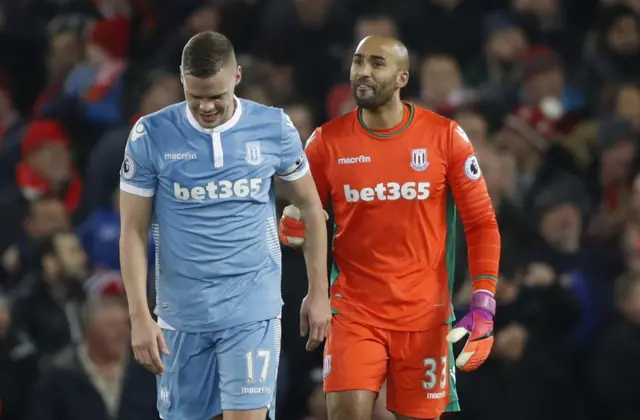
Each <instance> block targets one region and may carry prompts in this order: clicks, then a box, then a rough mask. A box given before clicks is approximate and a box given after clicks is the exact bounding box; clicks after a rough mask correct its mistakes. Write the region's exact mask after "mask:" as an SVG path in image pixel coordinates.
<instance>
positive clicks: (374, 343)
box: [280, 36, 500, 420]
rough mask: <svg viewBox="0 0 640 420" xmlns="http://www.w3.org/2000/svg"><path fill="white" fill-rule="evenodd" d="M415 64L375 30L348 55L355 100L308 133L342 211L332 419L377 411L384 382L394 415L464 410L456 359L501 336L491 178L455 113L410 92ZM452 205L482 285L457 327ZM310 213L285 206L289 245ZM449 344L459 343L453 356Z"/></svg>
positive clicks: (474, 361) (318, 167)
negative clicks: (496, 326) (496, 333)
mask: <svg viewBox="0 0 640 420" xmlns="http://www.w3.org/2000/svg"><path fill="white" fill-rule="evenodd" d="M408 75H409V58H408V54H407V50H406V48H405V46H404V45H403V44H402V43H400V42H399V41H397V40H394V39H388V38H382V37H377V36H371V37H368V38H365V39H364V40H363V41H362V42H361V43H360V44H359V45H358V48H357V50H356V52H355V54H354V56H353V61H352V65H351V86H352V90H353V95H354V98H355V100H356V103H357V105H358V107H357V109H356V110H354V111H353V112H351V113H349V114H346V115H344V116H342V117H339V118H337V119H335V120H333V121H330V122H329V123H327V124H324V125H323V126H322V127H320V128H318V129H316V130H315V132H314V133H313V135H312V136H311V138H310V139H309V140H308V141H307V145H306V154H307V158H308V160H309V163H310V165H311V172H312V174H313V178H314V181H315V184H316V187H317V189H318V192H319V194H320V198H321V199H322V200H323V204H324V206H325V208H327V206H328V204H329V201H331V204H332V208H333V211H334V216H335V232H334V233H335V235H334V242H333V256H334V267H333V270H332V273H331V292H330V293H331V304H332V308H333V310H334V316H333V320H332V323H331V330H330V332H329V335H328V338H327V344H326V346H325V355H324V389H325V392H326V393H327V404H328V409H329V419H330V420H370V419H371V411H372V408H373V402H374V401H375V398H376V397H377V393H378V392H379V390H380V388H381V386H382V384H383V383H384V381H385V380H386V381H387V408H388V409H389V410H390V411H392V412H393V413H394V414H395V415H396V417H397V418H398V419H403V420H408V419H421V420H422V419H436V418H438V417H439V416H440V415H441V414H442V413H443V412H445V411H457V410H459V405H458V397H457V394H456V391H455V367H454V366H457V367H458V368H460V369H461V370H463V371H471V370H475V369H476V368H477V367H478V366H480V365H481V364H482V363H483V362H484V361H485V360H486V358H487V357H488V355H489V353H490V351H491V346H492V344H493V316H494V314H495V299H494V292H495V287H496V281H497V280H496V278H497V275H498V264H499V255H500V235H499V233H498V227H497V224H496V218H495V213H494V210H493V208H492V205H491V200H490V198H489V195H488V193H487V188H486V184H485V182H484V179H483V177H482V172H481V169H480V166H479V164H478V161H477V159H476V156H475V152H474V149H473V146H472V144H471V142H470V141H469V139H468V138H467V136H466V134H465V133H464V131H463V130H462V129H461V128H460V127H459V126H458V125H457V124H456V123H455V122H454V121H451V120H449V119H447V118H444V117H441V116H439V115H436V114H434V113H432V112H430V111H427V110H425V109H422V108H419V107H416V106H415V105H412V104H409V103H404V102H402V101H401V100H400V95H399V91H400V89H402V88H403V87H404V86H406V84H407V81H408ZM456 207H457V209H458V211H459V212H460V216H461V218H462V221H463V224H464V226H465V234H466V237H467V242H468V245H469V246H468V249H469V266H470V271H471V276H472V278H473V290H474V294H473V298H472V302H471V311H470V312H469V314H468V315H466V316H465V317H464V318H463V319H462V320H460V321H459V322H458V323H457V324H456V325H455V327H454V328H453V329H451V324H452V323H453V321H454V317H453V311H452V305H451V289H452V283H453V263H454V261H453V260H454V242H455V229H454V226H455V221H456ZM303 221H304V214H302V215H301V214H300V212H299V211H298V210H297V209H296V208H294V207H292V206H289V207H287V208H286V209H285V211H284V214H283V218H282V220H281V222H280V238H281V240H282V242H283V243H285V244H287V245H290V246H301V245H303V243H304V223H303ZM453 343H458V344H460V345H461V347H462V350H461V352H460V354H459V355H457V357H455V358H454V356H453V351H452V344H453ZM454 359H455V360H454Z"/></svg>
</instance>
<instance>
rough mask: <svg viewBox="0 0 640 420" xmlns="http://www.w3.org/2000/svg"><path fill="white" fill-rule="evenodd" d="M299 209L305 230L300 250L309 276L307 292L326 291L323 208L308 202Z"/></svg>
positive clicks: (325, 240)
mask: <svg viewBox="0 0 640 420" xmlns="http://www.w3.org/2000/svg"><path fill="white" fill-rule="evenodd" d="M318 204H319V203H318ZM300 211H301V215H302V220H303V221H304V224H305V227H306V232H307V234H306V238H305V242H304V245H303V246H302V250H303V252H304V259H305V263H306V266H307V276H308V277H309V292H318V293H328V288H329V284H328V281H327V226H326V219H325V213H324V210H323V209H322V206H320V205H316V204H315V203H309V204H308V205H304V206H301V207H300Z"/></svg>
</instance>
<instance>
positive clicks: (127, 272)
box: [120, 231, 149, 317]
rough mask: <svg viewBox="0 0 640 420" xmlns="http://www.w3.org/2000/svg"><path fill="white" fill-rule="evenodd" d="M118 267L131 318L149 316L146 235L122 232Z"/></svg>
mask: <svg viewBox="0 0 640 420" xmlns="http://www.w3.org/2000/svg"><path fill="white" fill-rule="evenodd" d="M120 265H121V268H122V277H123V280H124V286H125V289H126V291H127V301H128V302H129V314H130V315H131V317H135V316H139V315H149V303H148V300H147V266H148V259H147V235H142V234H140V233H138V232H131V231H129V232H122V234H121V236H120Z"/></svg>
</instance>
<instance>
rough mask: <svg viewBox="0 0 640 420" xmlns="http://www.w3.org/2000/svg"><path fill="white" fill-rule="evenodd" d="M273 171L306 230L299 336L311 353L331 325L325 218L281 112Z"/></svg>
mask: <svg viewBox="0 0 640 420" xmlns="http://www.w3.org/2000/svg"><path fill="white" fill-rule="evenodd" d="M276 172H277V175H278V176H279V178H280V180H281V181H283V182H282V183H281V184H282V185H281V187H282V195H283V196H284V197H285V198H286V199H288V200H289V201H290V202H291V203H293V205H294V206H295V207H297V208H298V209H299V210H300V218H301V224H302V225H303V226H305V227H306V235H305V236H306V240H305V241H304V242H305V243H304V245H303V247H302V249H303V252H304V259H305V263H306V265H307V276H308V277H309V292H308V293H307V296H306V297H305V298H304V300H303V301H302V306H301V308H300V334H301V335H302V336H305V335H307V334H309V340H308V341H307V350H308V351H311V350H314V349H315V348H317V347H318V346H319V345H320V344H321V343H322V341H323V340H324V338H325V336H326V334H327V331H328V329H329V326H330V325H331V305H330V303H329V290H328V289H329V281H328V277H327V230H326V226H325V220H326V219H325V212H324V209H323V208H322V202H321V201H320V197H319V195H318V191H317V190H316V185H315V183H314V181H313V177H312V176H311V172H310V169H309V162H308V161H307V156H306V155H305V153H304V151H303V150H302V142H301V141H300V136H299V134H298V131H297V130H296V129H295V127H294V126H293V123H292V122H291V120H290V119H289V117H288V116H287V115H286V114H284V112H283V113H282V154H281V162H280V165H279V167H278V168H276Z"/></svg>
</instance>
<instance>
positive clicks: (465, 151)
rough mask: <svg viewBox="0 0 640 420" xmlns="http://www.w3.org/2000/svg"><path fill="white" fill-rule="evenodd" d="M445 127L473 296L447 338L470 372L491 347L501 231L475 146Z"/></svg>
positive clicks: (455, 128) (458, 361)
mask: <svg viewBox="0 0 640 420" xmlns="http://www.w3.org/2000/svg"><path fill="white" fill-rule="evenodd" d="M449 130H450V131H449V140H450V143H449V149H448V162H447V181H448V184H449V187H450V188H451V192H452V193H453V198H454V200H455V203H456V205H457V207H458V210H459V212H460V217H461V218H462V223H463V224H464V231H465V235H466V237H467V244H468V248H469V254H468V259H469V271H470V273H471V278H472V279H473V280H472V281H473V283H472V286H471V288H472V290H473V295H472V297H471V305H470V307H469V313H468V314H467V315H465V316H464V317H463V318H462V319H461V320H460V321H459V322H458V323H457V324H456V325H455V326H454V328H453V329H452V330H451V331H450V332H449V334H448V335H447V341H449V342H450V343H455V344H461V345H462V350H461V351H460V353H459V354H458V355H457V357H456V366H458V368H460V369H461V370H462V371H465V372H468V371H472V370H476V369H477V368H478V367H479V366H480V365H482V364H483V363H484V361H485V360H487V358H488V357H489V354H490V353H491V348H492V346H493V317H494V316H495V312H496V300H495V297H494V295H495V291H496V283H497V281H498V270H499V267H498V266H499V263H500V233H499V231H498V224H497V222H496V215H495V212H494V210H493V206H492V204H491V199H490V197H489V193H488V191H487V184H486V183H485V181H484V178H483V177H482V171H481V170H480V165H479V164H478V160H477V158H476V156H475V152H474V150H473V146H472V145H471V142H470V141H469V138H468V137H467V135H466V134H465V133H464V131H463V130H462V128H460V127H458V126H457V125H456V124H451V126H450V127H449ZM456 347H457V346H456Z"/></svg>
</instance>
